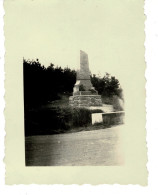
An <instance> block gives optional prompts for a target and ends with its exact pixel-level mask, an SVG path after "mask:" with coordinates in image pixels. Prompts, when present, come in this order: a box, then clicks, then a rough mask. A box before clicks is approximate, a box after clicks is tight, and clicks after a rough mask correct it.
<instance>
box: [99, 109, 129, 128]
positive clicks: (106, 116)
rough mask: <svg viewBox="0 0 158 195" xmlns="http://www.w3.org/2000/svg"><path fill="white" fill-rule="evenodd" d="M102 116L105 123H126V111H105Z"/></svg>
mask: <svg viewBox="0 0 158 195" xmlns="http://www.w3.org/2000/svg"><path fill="white" fill-rule="evenodd" d="M102 117H103V123H104V124H105V125H107V126H109V125H119V124H124V117H125V112H124V111H119V112H110V113H103V114H102Z"/></svg>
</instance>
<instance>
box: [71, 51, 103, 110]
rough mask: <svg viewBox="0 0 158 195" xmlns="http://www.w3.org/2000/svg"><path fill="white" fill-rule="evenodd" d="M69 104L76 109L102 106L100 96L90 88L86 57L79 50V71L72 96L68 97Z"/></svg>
mask: <svg viewBox="0 0 158 195" xmlns="http://www.w3.org/2000/svg"><path fill="white" fill-rule="evenodd" d="M69 104H70V105H71V106H76V107H90V106H102V100H101V96H100V95H98V92H97V91H96V90H95V88H94V87H93V86H92V83H91V80H90V70H89V63H88V55H87V54H86V53H85V52H84V51H81V50H80V69H79V70H78V71H77V79H76V83H75V86H74V88H73V96H70V97H69Z"/></svg>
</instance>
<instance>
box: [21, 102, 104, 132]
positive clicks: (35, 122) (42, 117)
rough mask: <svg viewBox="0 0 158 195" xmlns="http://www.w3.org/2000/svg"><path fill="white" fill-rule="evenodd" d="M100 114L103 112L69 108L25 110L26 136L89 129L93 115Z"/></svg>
mask: <svg viewBox="0 0 158 195" xmlns="http://www.w3.org/2000/svg"><path fill="white" fill-rule="evenodd" d="M98 112H102V111H101V110H89V109H87V108H76V107H69V106H67V107H54V108H51V109H48V108H44V109H35V110H34V109H32V110H25V135H39V134H54V133H64V132H68V130H70V129H73V128H77V127H87V126H89V125H91V113H98Z"/></svg>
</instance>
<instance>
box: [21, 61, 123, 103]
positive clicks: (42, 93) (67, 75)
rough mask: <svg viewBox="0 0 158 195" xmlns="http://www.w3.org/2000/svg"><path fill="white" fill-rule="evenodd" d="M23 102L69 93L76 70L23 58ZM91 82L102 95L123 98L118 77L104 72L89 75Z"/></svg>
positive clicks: (53, 97)
mask: <svg viewBox="0 0 158 195" xmlns="http://www.w3.org/2000/svg"><path fill="white" fill-rule="evenodd" d="M23 74H24V103H25V105H38V104H43V103H47V102H49V101H54V100H57V99H60V96H61V95H66V94H67V95H71V94H72V91H73V87H74V84H75V82H76V71H75V70H71V69H70V68H68V67H65V68H62V67H60V66H55V65H54V64H52V63H51V64H50V65H49V66H48V67H45V66H43V65H41V63H40V62H39V60H38V59H36V60H26V59H23ZM91 82H92V85H93V86H94V87H95V89H96V90H97V91H98V93H99V94H100V95H102V96H104V97H112V96H114V95H115V96H118V97H119V98H121V99H123V96H122V89H121V87H120V83H119V81H118V79H116V78H115V77H114V76H110V75H109V74H108V73H106V74H105V75H104V76H103V77H100V76H97V75H95V74H94V75H91Z"/></svg>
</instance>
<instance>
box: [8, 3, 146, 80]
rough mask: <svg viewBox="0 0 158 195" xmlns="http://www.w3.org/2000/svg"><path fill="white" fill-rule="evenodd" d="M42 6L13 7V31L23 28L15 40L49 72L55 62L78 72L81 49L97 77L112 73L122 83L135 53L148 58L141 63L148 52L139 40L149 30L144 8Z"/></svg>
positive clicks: (121, 6) (87, 4) (29, 4)
mask: <svg viewBox="0 0 158 195" xmlns="http://www.w3.org/2000/svg"><path fill="white" fill-rule="evenodd" d="M39 2H41V3H38V4H37V3H36V4H35V1H32V2H31V3H27V4H26V5H25V4H20V1H19V9H17V7H16V10H14V6H13V5H12V3H11V2H10V7H9V5H8V9H10V13H11V12H12V17H13V19H14V21H16V22H15V23H13V26H11V27H10V28H11V29H14V28H16V29H19V34H18V35H17V34H14V30H12V31H13V32H12V36H15V40H17V36H18V39H19V41H20V43H18V44H20V45H21V51H20V52H21V55H22V57H24V58H25V59H30V60H31V59H36V58H38V59H39V61H40V62H41V63H42V65H45V66H46V67H47V66H48V65H49V64H50V63H54V64H55V65H59V66H61V67H66V66H67V65H68V67H70V68H72V69H77V67H79V65H80V57H79V55H80V50H83V51H85V52H86V53H87V54H88V57H89V67H90V70H91V73H92V74H98V73H100V74H101V75H104V73H105V72H108V73H109V74H111V75H113V76H115V77H116V78H118V79H121V78H122V76H123V75H124V74H127V71H128V68H129V67H130V66H131V65H132V63H136V62H135V61H136V60H135V54H133V51H135V52H136V54H138V55H140V54H143V58H141V59H140V60H141V63H142V62H144V53H143V52H144V50H141V49H140V47H143V45H140V44H138V45H137V42H138V41H137V40H138V39H137V37H139V34H142V30H143V29H144V27H142V23H141V25H140V24H139V20H142V15H143V14H142V13H140V17H139V18H138V19H137V18H136V17H138V15H139V13H137V16H135V14H134V12H137V8H138V10H140V7H139V6H140V5H139V3H138V4H137V2H134V3H132V1H131V4H130V1H129V3H128V4H127V1H124V0H117V1H116V0H110V1H103V0H101V1H98V0H97V1H96V0H93V1H89V0H87V1H82V0H79V1H74V0H69V1H66V0H62V1H55V0H53V1H40V0H39ZM41 5H42V6H41ZM114 5H115V6H114ZM127 8H128V9H127ZM142 11H143V7H142ZM19 12H21V13H19ZM19 15H20V16H21V18H19ZM15 32H17V31H15ZM137 35H138V36H137ZM143 39H144V38H142V43H143V41H144V40H143ZM140 41H141V40H140ZM15 49H16V42H15ZM127 50H128V53H127V54H125V52H127ZM141 52H142V53H141ZM140 56H141V55H140ZM141 57H142V56H141ZM137 62H138V61H137ZM128 72H129V71H128Z"/></svg>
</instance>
